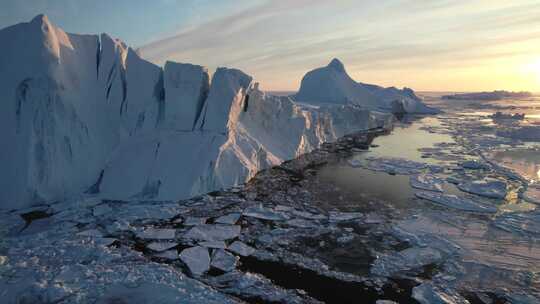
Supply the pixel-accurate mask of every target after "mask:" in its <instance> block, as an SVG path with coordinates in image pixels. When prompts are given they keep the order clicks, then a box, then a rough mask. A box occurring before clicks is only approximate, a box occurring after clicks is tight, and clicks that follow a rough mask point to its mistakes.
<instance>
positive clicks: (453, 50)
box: [0, 0, 540, 92]
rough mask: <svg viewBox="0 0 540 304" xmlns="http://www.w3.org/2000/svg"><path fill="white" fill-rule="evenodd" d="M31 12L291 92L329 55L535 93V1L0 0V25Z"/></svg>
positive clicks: (395, 78)
mask: <svg viewBox="0 0 540 304" xmlns="http://www.w3.org/2000/svg"><path fill="white" fill-rule="evenodd" d="M40 13H44V14H46V15H48V16H49V19H50V20H51V21H52V22H53V23H55V24H56V25H58V26H60V27H61V28H63V29H64V30H65V31H67V32H74V33H102V32H107V33H109V34H110V35H112V36H114V37H117V38H120V39H122V40H124V41H125V42H126V43H127V44H128V45H131V46H132V47H134V48H138V49H139V50H140V52H141V53H142V55H143V57H144V58H146V59H147V60H150V61H152V62H154V63H156V64H160V65H162V64H164V62H165V61H167V60H171V61H177V62H189V63H195V64H201V65H204V66H207V67H208V68H209V69H210V70H213V69H215V68H216V67H218V66H226V67H234V68H239V69H241V70H243V71H244V72H246V73H248V74H250V75H252V76H254V78H255V79H256V80H257V81H259V82H260V83H261V87H262V88H264V89H266V90H287V91H289V90H290V91H292V90H297V89H298V87H299V85H300V81H301V79H302V76H303V75H304V74H305V73H306V72H307V71H309V70H312V69H314V68H316V67H320V66H324V65H326V64H328V63H329V62H330V60H331V59H332V58H339V59H340V60H341V61H343V63H344V64H345V66H346V68H347V71H348V72H349V74H350V75H351V77H353V78H354V79H355V80H357V81H361V82H365V83H374V84H379V85H383V86H397V87H403V86H407V87H411V88H413V89H415V90H418V91H452V92H463V91H483V90H495V89H505V90H528V91H535V92H540V1H538V0H512V1H499V0H463V1H459V0H452V1H450V0H416V1H405V0H376V1H372V0H363V1H358V0H333V1H330V0H249V1H248V0H230V1H229V0H152V1H147V0H115V1H112V0H93V1H83V0H1V1H0V27H2V28H3V27H6V26H9V25H12V24H15V23H19V22H25V21H28V20H30V19H31V18H32V17H34V16H35V15H37V14H40Z"/></svg>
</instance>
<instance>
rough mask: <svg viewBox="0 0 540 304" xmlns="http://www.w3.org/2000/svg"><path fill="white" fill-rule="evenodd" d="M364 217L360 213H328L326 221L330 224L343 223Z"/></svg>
mask: <svg viewBox="0 0 540 304" xmlns="http://www.w3.org/2000/svg"><path fill="white" fill-rule="evenodd" d="M363 216H364V215H363V213H360V212H338V211H330V212H328V220H329V221H331V222H344V221H351V220H355V219H359V218H362V217H363Z"/></svg>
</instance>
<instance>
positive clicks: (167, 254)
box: [154, 249, 180, 261]
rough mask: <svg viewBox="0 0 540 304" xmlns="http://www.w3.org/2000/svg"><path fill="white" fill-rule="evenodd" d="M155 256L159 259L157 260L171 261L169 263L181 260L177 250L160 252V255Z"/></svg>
mask: <svg viewBox="0 0 540 304" xmlns="http://www.w3.org/2000/svg"><path fill="white" fill-rule="evenodd" d="M154 256H155V257H157V258H161V259H165V260H169V261H174V260H178V259H179V258H180V256H179V255H178V251H176V250H175V249H174V250H167V251H163V252H158V253H156V254H154Z"/></svg>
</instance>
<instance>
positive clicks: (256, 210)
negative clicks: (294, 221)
mask: <svg viewBox="0 0 540 304" xmlns="http://www.w3.org/2000/svg"><path fill="white" fill-rule="evenodd" d="M242 215H244V216H248V217H254V218H258V219H262V220H270V221H284V220H287V219H288V218H289V217H288V216H287V215H286V214H284V213H281V212H277V211H274V210H272V209H269V208H265V207H263V206H262V205H258V206H254V207H248V208H246V209H245V210H244V212H243V213H242Z"/></svg>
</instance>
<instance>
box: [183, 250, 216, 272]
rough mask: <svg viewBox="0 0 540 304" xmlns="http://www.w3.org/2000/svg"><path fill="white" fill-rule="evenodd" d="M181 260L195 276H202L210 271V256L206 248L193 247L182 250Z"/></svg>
mask: <svg viewBox="0 0 540 304" xmlns="http://www.w3.org/2000/svg"><path fill="white" fill-rule="evenodd" d="M180 260H182V262H184V263H185V264H186V265H187V267H188V268H189V271H191V273H192V274H193V275H197V276H198V275H202V274H204V273H205V272H207V271H208V269H210V255H209V254H208V249H206V248H204V247H200V246H197V247H191V248H187V249H184V250H182V252H181V253H180Z"/></svg>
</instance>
